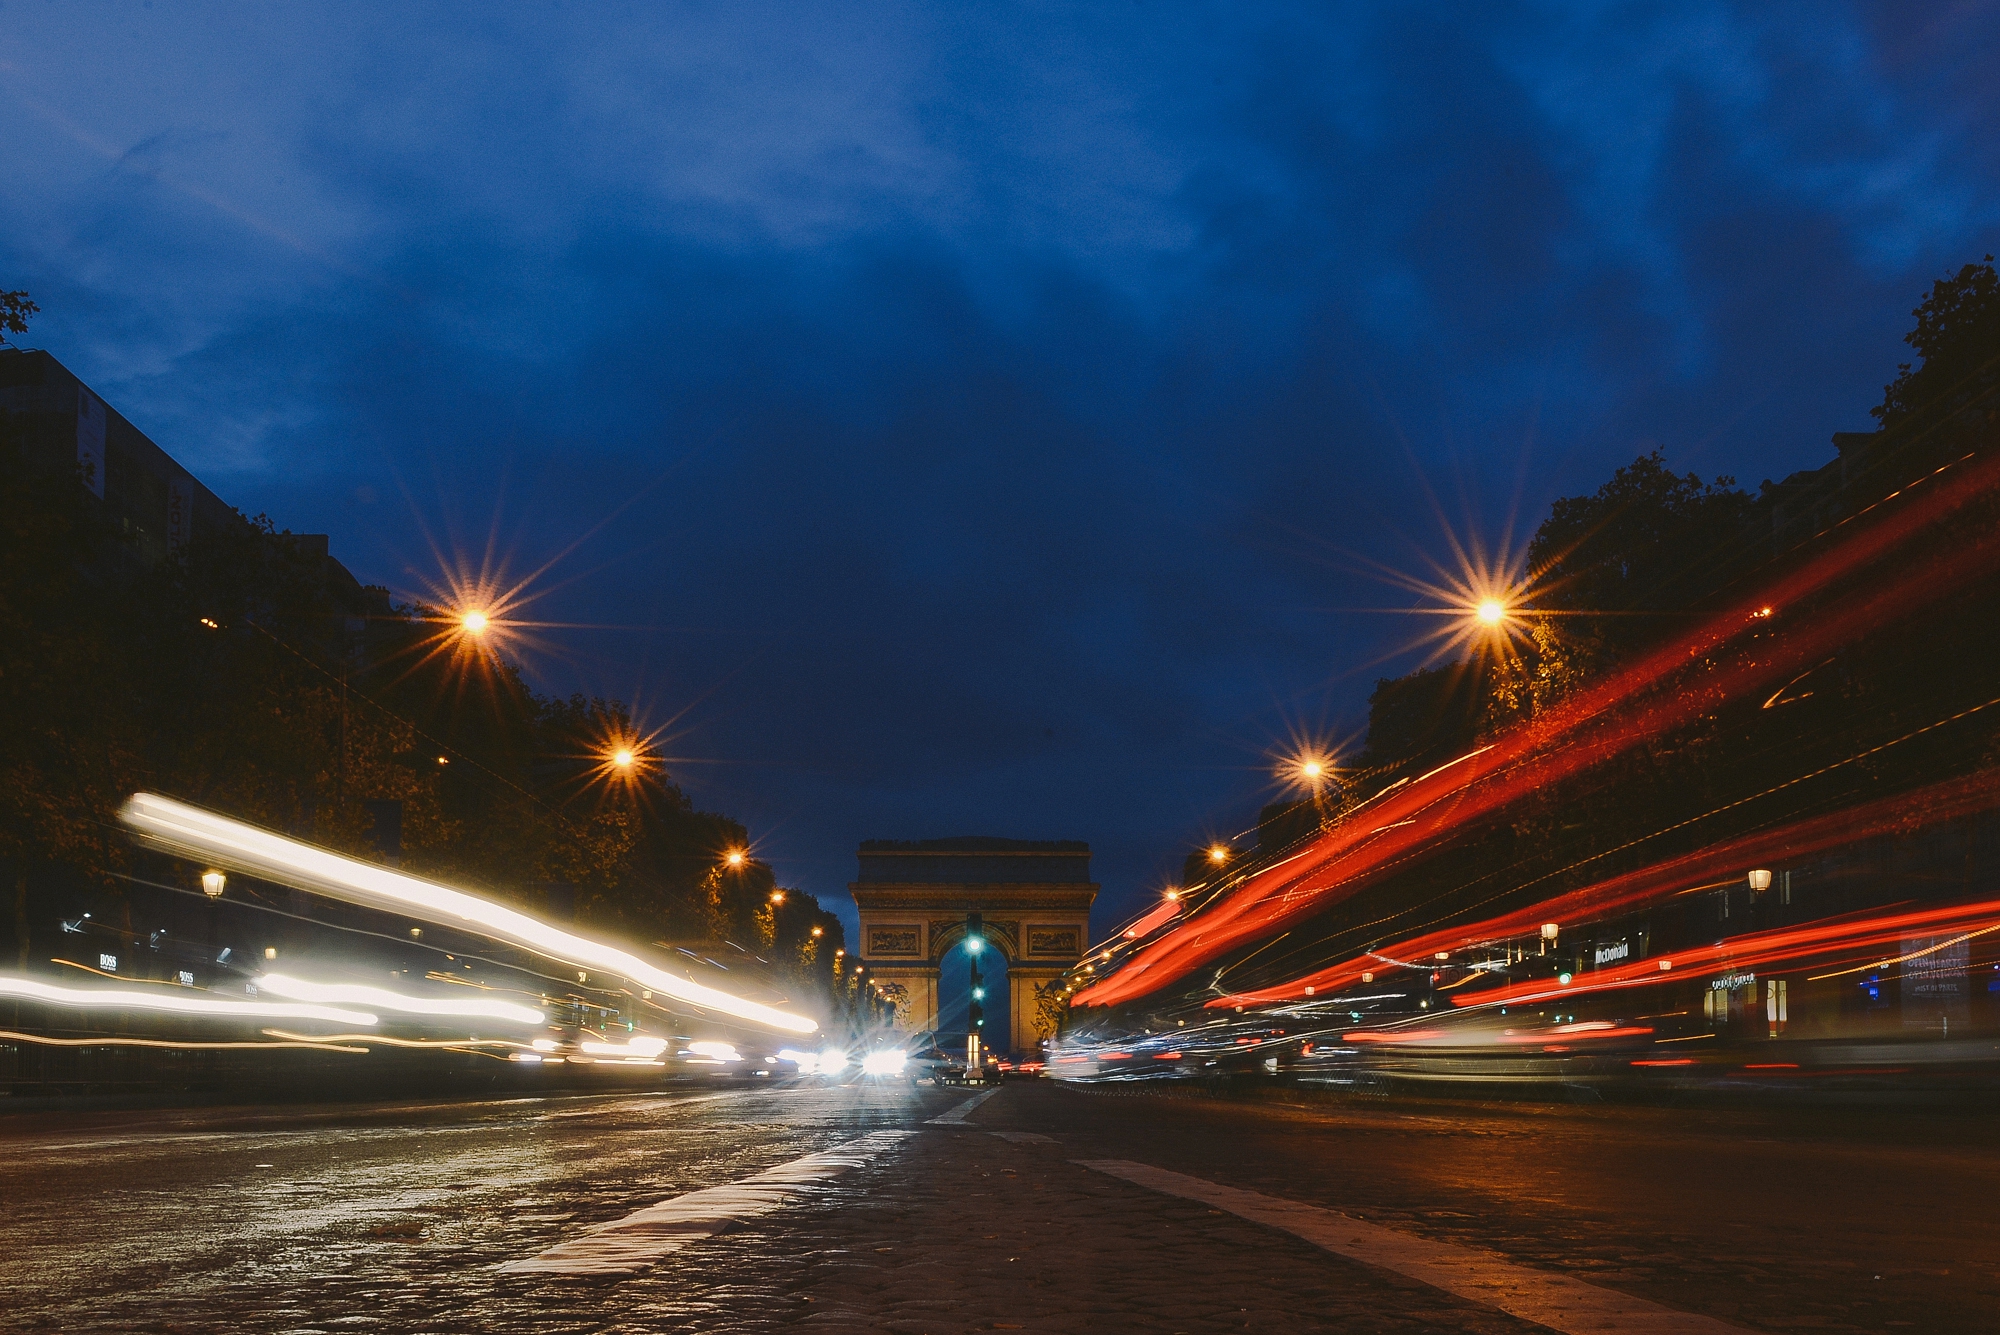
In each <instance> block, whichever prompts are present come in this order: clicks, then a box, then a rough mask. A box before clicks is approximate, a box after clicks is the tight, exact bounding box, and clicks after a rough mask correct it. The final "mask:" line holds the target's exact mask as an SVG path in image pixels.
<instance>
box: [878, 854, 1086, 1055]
mask: <svg viewBox="0 0 2000 1335" xmlns="http://www.w3.org/2000/svg"><path fill="white" fill-rule="evenodd" d="M859 857H860V876H859V878H858V879H857V880H855V881H854V882H853V883H851V884H850V885H849V886H848V889H849V890H851V891H852V892H853V894H854V902H855V905H856V906H857V907H858V908H859V909H860V910H861V940H860V942H859V943H858V951H857V953H858V955H859V957H860V961H861V963H863V964H865V965H867V966H868V974H869V976H870V977H871V978H873V979H875V980H876V981H877V982H878V983H881V984H882V985H883V986H884V987H888V986H892V985H893V986H898V987H900V988H901V989H902V992H903V996H904V998H906V1001H907V1004H903V1005H899V1006H898V1007H897V1013H896V1025H897V1027H898V1028H900V1029H904V1030H908V1031H911V1032H917V1031H921V1030H926V1029H935V1028H936V1027H937V1017H938V970H939V966H940V964H941V962H942V961H943V959H944V957H945V955H946V954H947V953H948V952H949V951H950V950H951V949H952V947H954V946H956V945H957V944H958V943H959V942H960V941H962V940H964V938H965V930H966V919H967V917H968V916H969V915H971V914H973V913H977V914H979V915H980V917H981V923H980V935H981V936H982V937H983V938H984V939H985V940H986V941H987V943H988V944H989V945H990V946H991V947H992V948H993V949H994V950H996V951H998V952H999V953H1000V955H1001V957H1002V958H1003V959H1005V960H1006V962H1007V990H1008V1016H1007V1018H1008V1030H1007V1033H1008V1041H1009V1042H1010V1043H1011V1045H1012V1046H1013V1049H1014V1050H1015V1051H1016V1052H1017V1053H1020V1054H1022V1055H1027V1054H1029V1053H1032V1052H1033V1051H1034V1048H1035V1045H1036V1043H1037V1042H1038V1041H1039V1040H1041V1039H1043V1038H1046V1037H1048V1036H1049V1025H1048V1022H1047V1018H1046V1017H1047V1015H1048V1011H1049V1008H1048V1006H1047V1005H1046V1004H1045V1002H1044V999H1045V998H1046V997H1047V996H1049V995H1050V993H1049V990H1048V989H1049V987H1050V985H1051V984H1054V983H1057V982H1058V980H1060V979H1061V978H1062V976H1063V975H1064V974H1065V973H1066V972H1068V970H1069V969H1070V967H1071V966H1072V965H1074V964H1076V963H1077V962H1078V961H1079V960H1081V959H1082V958H1083V952H1084V951H1085V949H1087V948H1088V947H1089V945H1090V905H1091V902H1092V901H1093V900H1094V899H1096V898H1097V889H1098V887H1097V884H1096V883H1095V882H1093V881H1092V880H1091V879H1090V845H1089V844H1086V843H1083V842H1081V841H1078V840H1068V839H1065V840H1028V839H987V838H960V839H921V840H910V841H900V840H886V839H877V840H870V841H868V842H867V843H864V844H862V845H861V848H860V853H859Z"/></svg>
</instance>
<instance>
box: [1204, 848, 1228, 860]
mask: <svg viewBox="0 0 2000 1335" xmlns="http://www.w3.org/2000/svg"><path fill="white" fill-rule="evenodd" d="M1208 860H1209V861H1210V862H1214V863H1218V864H1220V863H1224V862H1227V861H1229V848H1228V846H1227V845H1225V844H1212V845H1210V846H1209V850H1208Z"/></svg>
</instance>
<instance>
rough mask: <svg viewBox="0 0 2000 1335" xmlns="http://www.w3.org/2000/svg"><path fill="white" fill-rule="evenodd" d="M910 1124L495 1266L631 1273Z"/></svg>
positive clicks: (764, 1206) (839, 1166) (891, 1143)
mask: <svg viewBox="0 0 2000 1335" xmlns="http://www.w3.org/2000/svg"><path fill="white" fill-rule="evenodd" d="M915 1134H917V1133H916V1132H914V1131H877V1132H875V1133H874V1134H873V1135H868V1136H863V1137H861V1139H859V1140H850V1141H848V1142H847V1143H846V1144H844V1145H836V1146H834V1147H833V1148H832V1149H830V1150H821V1151H820V1152H819V1153H817V1154H808V1155H806V1156H805V1157H804V1158H802V1159H794V1160H792V1161H791V1162H790V1163H781V1164H779V1165H778V1166H777V1167H776V1168H767V1169H765V1170H764V1171H763V1172H761V1173H756V1174H753V1175H751V1176H750V1177H746V1178H744V1179H743V1180H742V1181H741V1182H731V1183H729V1184H727V1185H726V1186H720V1187H709V1188H708V1189H706V1190H704V1191H691V1192H689V1193H687V1194H686V1195H685V1196H675V1197H672V1198H671V1199H668V1200H664V1201H661V1202H660V1203H659V1204H658V1205H649V1206H647V1207H646V1208H645V1209H643V1210H635V1211H633V1212H632V1213H631V1214H628V1215H626V1216H625V1217H624V1218H623V1219H614V1220H611V1221H610V1222H609V1223H604V1224H599V1225H597V1226H596V1227H595V1228H590V1229H586V1230H585V1231H584V1232H582V1233H581V1234H579V1235H577V1236H576V1237H574V1238H571V1239H570V1240H569V1241H568V1242H559V1243H557V1244H556V1245H555V1246H553V1247H551V1248H549V1249H548V1250H547V1251H545V1252H542V1253H540V1254H538V1255H535V1256H528V1257H523V1258H522V1259H521V1260H518V1261H509V1262H507V1263H506V1264H505V1265H502V1266H499V1267H497V1268H498V1269H499V1270H501V1271H502V1272H504V1273H507V1274H514V1275H521V1274H540V1275H630V1274H636V1273H637V1272H639V1271H641V1270H644V1269H645V1268H646V1267H648V1266H650V1265H652V1264H653V1263H654V1262H656V1261H658V1260H659V1259H660V1258H661V1257H663V1256H665V1255H666V1254H667V1253H669V1252H675V1251H679V1250H680V1249H681V1248H683V1247H685V1246H687V1245H688V1244H689V1243H691V1242H699V1241H701V1240H702V1239H703V1238H709V1237H713V1236H715V1235H716V1234H717V1233H721V1232H723V1231H724V1230H726V1229H728V1228H729V1227H730V1225H732V1224H735V1223H738V1222H739V1221H741V1220H745V1219H753V1218H755V1217H756V1216H758V1215H762V1214H769V1213H770V1212H771V1211H773V1210H775V1209H777V1208H779V1207H780V1206H782V1205H784V1204H785V1203H786V1202H787V1201H788V1200H790V1199H791V1198H792V1197H794V1196H797V1195H798V1194H799V1193H800V1192H801V1191H803V1190H804V1189H806V1188H808V1187H811V1186H813V1185H814V1184H815V1183H818V1182H822V1181H824V1180H825V1179H827V1178H829V1177H832V1176H834V1175H835V1174H836V1173H844V1172H846V1171H847V1170H848V1169H850V1168H859V1167H860V1166H861V1165H862V1164H864V1163H866V1162H868V1160H869V1159H871V1158H873V1157H874V1156H875V1155H877V1154H880V1153H881V1152H883V1151H884V1150H889V1149H893V1148H895V1147H896V1146H897V1145H899V1144H901V1143H902V1141H903V1140H904V1139H905V1138H906V1137H909V1136H914V1135H915Z"/></svg>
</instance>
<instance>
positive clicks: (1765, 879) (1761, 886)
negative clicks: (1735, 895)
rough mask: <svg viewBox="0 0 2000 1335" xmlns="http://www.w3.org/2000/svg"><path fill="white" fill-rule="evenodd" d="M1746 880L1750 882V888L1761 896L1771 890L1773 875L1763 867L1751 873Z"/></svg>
mask: <svg viewBox="0 0 2000 1335" xmlns="http://www.w3.org/2000/svg"><path fill="white" fill-rule="evenodd" d="M1746 879H1747V880H1748V881H1749V882H1750V888H1751V889H1752V890H1753V891H1755V892H1756V893H1758V894H1760V895H1761V894H1763V893H1764V892H1765V891H1766V890H1769V889H1770V888H1771V873H1770V872H1768V871H1765V870H1764V869H1763V868H1762V867H1759V868H1758V869H1757V870H1756V871H1753V872H1751V873H1750V875H1749V876H1748V877H1747V878H1746Z"/></svg>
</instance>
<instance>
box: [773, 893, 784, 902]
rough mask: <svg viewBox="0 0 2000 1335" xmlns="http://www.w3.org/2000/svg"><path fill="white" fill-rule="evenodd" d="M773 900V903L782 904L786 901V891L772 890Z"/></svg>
mask: <svg viewBox="0 0 2000 1335" xmlns="http://www.w3.org/2000/svg"><path fill="white" fill-rule="evenodd" d="M771 902H772V903H773V904H782V903H784V902H785V892H784V891H782V890H773V891H772V892H771Z"/></svg>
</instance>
